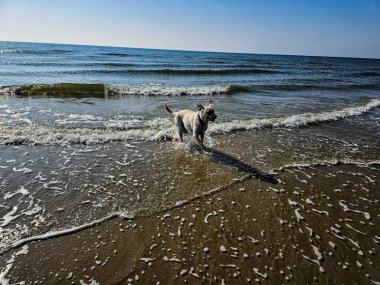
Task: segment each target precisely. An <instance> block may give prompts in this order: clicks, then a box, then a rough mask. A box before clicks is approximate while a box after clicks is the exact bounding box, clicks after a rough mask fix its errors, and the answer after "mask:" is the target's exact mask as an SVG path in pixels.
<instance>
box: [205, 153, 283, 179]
mask: <svg viewBox="0 0 380 285" xmlns="http://www.w3.org/2000/svg"><path fill="white" fill-rule="evenodd" d="M200 151H201V150H200ZM204 152H205V153H206V154H207V155H209V156H210V157H211V159H212V160H214V161H215V162H216V163H219V164H223V165H225V166H228V167H231V168H235V169H237V170H239V171H241V172H245V173H247V174H250V175H251V176H252V177H255V178H256V179H259V180H261V181H264V182H268V183H272V184H277V183H279V181H278V180H277V178H276V177H275V176H274V175H272V174H269V173H263V172H259V171H258V170H257V169H255V168H254V167H253V166H251V165H249V164H247V163H245V162H243V161H241V160H238V159H236V158H235V157H233V156H231V155H228V154H225V153H223V152H220V151H218V150H215V149H211V148H205V150H204Z"/></svg>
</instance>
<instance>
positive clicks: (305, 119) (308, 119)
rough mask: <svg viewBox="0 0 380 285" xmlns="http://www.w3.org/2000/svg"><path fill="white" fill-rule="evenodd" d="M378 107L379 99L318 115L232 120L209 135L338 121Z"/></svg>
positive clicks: (305, 114)
mask: <svg viewBox="0 0 380 285" xmlns="http://www.w3.org/2000/svg"><path fill="white" fill-rule="evenodd" d="M379 106H380V100H379V99H372V100H371V101H369V102H368V103H367V104H365V105H362V106H357V107H348V108H343V109H340V110H333V111H327V112H320V113H303V114H298V115H292V116H286V117H278V118H276V117H271V118H259V119H249V120H233V121H230V122H224V123H218V124H212V125H210V127H209V130H210V132H211V133H226V132H231V131H235V130H251V129H261V128H274V127H293V128H294V127H301V126H306V125H308V124H316V123H323V122H328V121H336V120H339V119H343V118H347V117H352V116H358V115H361V114H364V113H366V112H368V111H370V110H371V109H374V108H377V107H379Z"/></svg>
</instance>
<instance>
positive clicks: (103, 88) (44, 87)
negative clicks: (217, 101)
mask: <svg viewBox="0 0 380 285" xmlns="http://www.w3.org/2000/svg"><path fill="white" fill-rule="evenodd" d="M248 91H249V90H248V89H247V88H246V87H244V86H238V85H224V86H220V85H210V86H172V85H136V86H133V85H130V86H116V85H106V84H80V83H59V84H41V85H24V86H4V87H0V95H11V96H12V95H17V96H52V97H107V96H120V95H126V96H196V95H205V96H210V95H223V94H228V95H232V94H236V93H238V92H248Z"/></svg>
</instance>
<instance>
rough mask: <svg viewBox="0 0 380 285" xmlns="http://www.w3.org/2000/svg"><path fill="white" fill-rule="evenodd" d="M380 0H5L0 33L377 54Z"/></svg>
mask: <svg viewBox="0 0 380 285" xmlns="http://www.w3.org/2000/svg"><path fill="white" fill-rule="evenodd" d="M379 15H380V0H356V1H354V0H346V1H343V0H342V1H339V0H336V1H332V0H330V1H327V0H321V1H308V0H303V1H299V0H278V1H272V0H250V1H249V0H240V1H239V0H124V1H122V0H80V1H79V0H78V1H74V0H44V1H43V0H33V1H31V0H0V27H1V29H0V40H8V41H31V42H53V43H72V44H90V45H107V46H126V47H142V48H162V49H181V50H206V51H228V52H249V53H266V54H268V53H269V54H300V55H326V56H351V57H375V58H380V16H379Z"/></svg>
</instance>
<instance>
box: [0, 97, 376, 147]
mask: <svg viewBox="0 0 380 285" xmlns="http://www.w3.org/2000/svg"><path fill="white" fill-rule="evenodd" d="M379 106H380V100H379V99H372V100H371V101H370V102H368V103H367V104H365V105H362V106H357V107H349V108H343V109H340V110H334V111H329V112H320V113H304V114H298V115H292V116H287V117H281V118H276V117H270V118H257V119H249V120H233V121H229V122H221V123H211V124H210V125H209V130H208V131H207V132H208V133H209V134H221V133H228V132H231V131H236V130H251V129H261V128H268V127H269V128H270V127H272V128H273V127H286V128H295V127H300V126H305V125H308V124H312V123H322V122H327V121H334V120H338V119H342V118H347V117H351V116H357V115H361V114H363V113H366V112H368V111H370V110H371V109H373V108H377V107H379ZM78 116H79V115H78ZM78 116H77V119H78V118H79V117H80V118H81V119H89V118H88V117H85V118H83V115H81V116H82V117H81V116H79V117H78ZM137 120H139V122H137V121H136V122H134V123H131V124H124V125H123V124H122V125H120V124H119V123H120V122H111V124H106V128H63V127H62V128H61V127H49V126H43V125H38V124H31V125H14V124H9V123H8V122H6V121H2V120H1V118H0V133H1V136H0V144H19V143H21V144H32V145H33V144H43V145H67V144H91V143H108V142H113V141H127V140H140V141H157V140H165V139H172V138H173V137H176V136H177V135H176V133H177V132H176V127H175V126H174V123H173V121H172V119H171V118H154V119H152V120H149V121H145V122H141V118H138V119H137ZM138 125H140V126H138ZM114 126H117V127H120V126H122V127H124V128H125V129H124V128H123V129H122V130H119V129H118V128H115V127H114Z"/></svg>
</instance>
